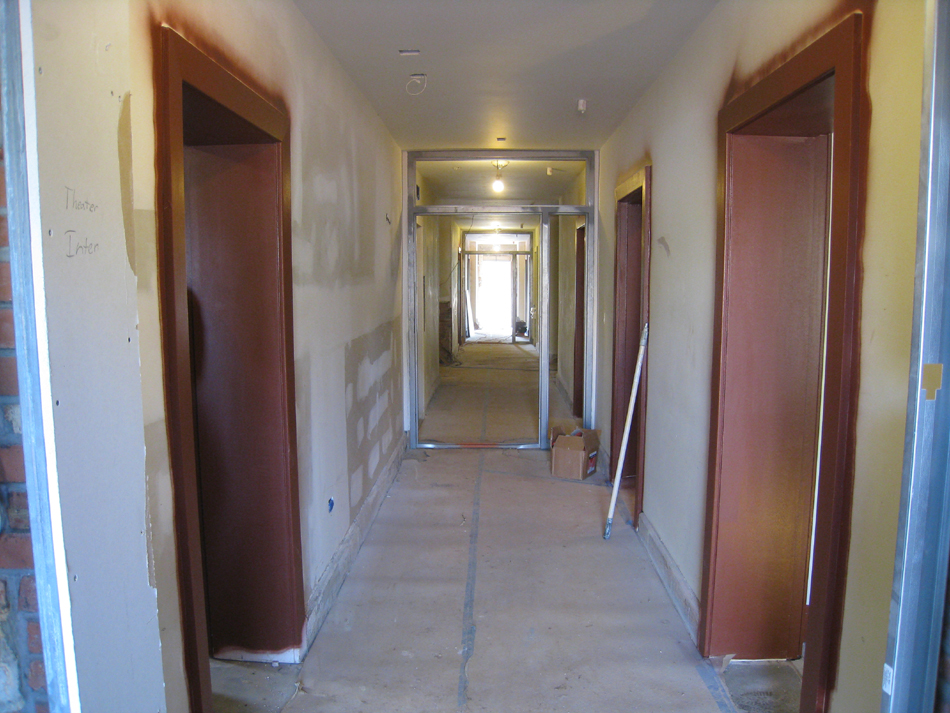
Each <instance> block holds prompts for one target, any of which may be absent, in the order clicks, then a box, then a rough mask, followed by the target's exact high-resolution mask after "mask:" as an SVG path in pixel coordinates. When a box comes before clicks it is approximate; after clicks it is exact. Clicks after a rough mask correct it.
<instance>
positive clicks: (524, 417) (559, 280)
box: [406, 151, 594, 448]
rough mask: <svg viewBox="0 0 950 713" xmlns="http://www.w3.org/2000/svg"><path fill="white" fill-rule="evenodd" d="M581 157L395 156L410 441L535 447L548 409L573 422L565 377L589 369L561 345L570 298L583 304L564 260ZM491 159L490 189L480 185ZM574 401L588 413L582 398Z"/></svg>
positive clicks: (566, 337)
mask: <svg viewBox="0 0 950 713" xmlns="http://www.w3.org/2000/svg"><path fill="white" fill-rule="evenodd" d="M504 158H507V159H508V160H503V159H504ZM592 160H593V155H592V154H590V153H589V152H543V151H541V152H497V153H496V152H484V151H481V152H479V151H475V152H425V151H423V152H410V153H408V154H407V172H406V173H407V175H408V176H411V177H414V178H415V186H413V187H412V188H409V187H407V188H409V189H408V190H407V191H406V195H407V211H406V212H407V216H409V217H410V220H411V222H410V223H409V227H410V232H409V239H410V249H409V251H408V254H409V258H410V266H409V275H410V276H411V279H410V281H409V312H410V315H411V317H412V326H413V328H412V331H411V334H410V336H409V340H408V347H409V351H410V358H409V360H408V362H409V376H410V379H409V381H410V384H411V385H410V388H409V396H410V400H411V403H410V407H411V408H410V412H411V413H412V418H411V420H410V445H411V446H412V447H426V448H445V447H503V448H546V447H547V445H548V443H547V441H548V426H547V424H548V420H549V417H553V418H556V419H558V420H565V421H572V422H573V421H574V418H573V417H572V414H571V411H572V408H573V407H574V405H575V404H573V403H572V398H571V394H572V393H573V389H574V385H575V383H576V384H578V385H579V386H581V387H582V388H583V387H584V386H585V385H586V384H587V383H588V382H589V381H590V379H591V374H590V364H589V363H587V361H586V360H584V359H583V358H582V359H580V360H576V359H575V358H574V355H575V349H576V348H577V345H576V343H575V342H577V341H579V343H580V344H581V348H582V349H583V347H584V345H586V344H588V343H589V337H588V336H587V332H588V331H589V328H588V327H587V326H585V323H584V322H581V323H580V325H579V326H578V323H577V316H576V314H575V307H577V308H578V309H580V310H581V311H582V312H586V311H589V310H591V309H592V308H593V306H592V305H590V304H589V300H587V299H585V297H584V295H583V294H582V293H583V290H584V289H585V288H584V285H583V284H581V285H580V286H579V288H578V287H577V282H578V281H577V278H576V266H575V240H576V238H575V230H576V228H577V227H581V226H586V225H587V223H588V222H589V216H590V215H591V213H592V211H591V207H590V205H589V204H590V203H591V201H592V198H593V175H594V174H593V171H592ZM498 163H501V164H502V165H503V169H504V174H503V175H504V181H503V183H504V186H505V188H504V193H503V194H501V195H499V194H496V193H494V192H493V191H492V189H491V185H492V179H496V178H497V176H498V173H499V171H501V170H502V169H499V168H498V167H497V164H498ZM582 236H583V231H582ZM580 250H581V255H582V257H584V262H583V263H582V265H583V267H582V270H583V271H585V273H586V272H587V271H590V270H593V269H594V267H593V266H592V265H593V264H592V263H591V262H590V261H589V260H588V259H587V258H586V255H587V254H589V253H591V252H592V250H591V248H590V247H589V246H586V244H584V243H583V242H582V244H581V248H580ZM565 261H566V262H565ZM586 280H587V278H586V276H585V275H582V279H581V282H582V283H583V282H585V281H586ZM578 289H579V290H580V291H581V293H580V297H579V299H577V295H578ZM575 300H577V302H575ZM575 333H577V335H578V336H577V340H575ZM582 356H583V354H582ZM575 362H578V363H576V364H575ZM575 367H576V369H575ZM577 369H579V374H580V375H579V376H575V372H576V370H577ZM552 387H554V388H552ZM583 393H587V391H586V389H584V391H583ZM574 401H575V402H576V404H577V409H578V412H579V413H581V414H584V415H586V416H587V417H588V419H589V417H590V414H591V413H592V411H593V409H592V407H591V404H586V403H584V399H583V398H579V399H574ZM578 425H579V424H578Z"/></svg>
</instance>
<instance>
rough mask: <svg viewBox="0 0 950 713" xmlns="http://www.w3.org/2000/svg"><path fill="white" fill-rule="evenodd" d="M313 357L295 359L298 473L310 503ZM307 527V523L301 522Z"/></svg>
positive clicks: (306, 354)
mask: <svg viewBox="0 0 950 713" xmlns="http://www.w3.org/2000/svg"><path fill="white" fill-rule="evenodd" d="M310 364H311V358H310V353H309V352H304V353H303V354H301V355H299V356H298V357H297V358H296V359H295V360H294V377H295V379H294V392H295V393H294V397H295V398H294V402H295V407H296V414H297V434H296V436H297V473H298V477H297V479H298V482H299V488H300V502H301V503H309V502H311V501H312V499H313V486H312V477H311V476H312V473H313V454H312V446H311V440H312V439H313V435H312V434H313V430H312V429H313V399H312V398H311V396H310V390H311V389H312V388H313V384H312V383H311V380H312V378H313V377H312V375H311V366H310ZM301 526H302V527H306V524H305V523H301Z"/></svg>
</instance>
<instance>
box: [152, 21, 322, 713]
mask: <svg viewBox="0 0 950 713" xmlns="http://www.w3.org/2000/svg"><path fill="white" fill-rule="evenodd" d="M161 34H162V49H163V62H162V66H163V68H164V70H165V82H164V83H163V85H162V87H161V91H160V94H159V97H158V101H159V107H160V110H161V114H160V117H161V120H160V122H159V123H160V131H161V144H160V146H161V148H160V157H159V159H160V165H161V168H162V180H161V181H160V182H159V184H160V188H159V190H160V191H161V195H160V197H159V198H160V205H162V206H163V207H164V211H163V213H162V215H161V222H160V232H161V234H160V238H159V250H160V265H159V274H160V277H161V285H160V286H161V309H162V339H163V351H164V366H165V384H166V401H167V405H168V431H169V442H170V452H171V458H172V478H173V482H174V492H175V522H176V530H177V548H178V569H179V590H180V597H181V606H182V630H183V644H184V649H185V650H184V657H185V668H186V676H187V680H188V686H189V699H190V703H191V710H193V711H203V712H204V711H210V710H211V699H210V677H209V672H208V655H209V653H210V654H212V655H217V656H223V657H238V658H246V657H251V658H254V657H258V658H264V657H266V656H267V655H277V654H280V653H281V652H286V651H287V650H290V649H294V648H299V647H301V646H302V632H303V623H304V600H303V582H302V563H301V538H300V515H299V501H298V491H297V487H298V485H297V460H296V423H295V418H294V397H293V394H294V378H293V341H292V331H291V315H292V310H291V282H290V278H291V273H290V246H289V234H288V230H287V226H288V224H289V194H288V190H287V187H288V186H289V122H288V120H287V118H286V116H285V115H284V114H283V113H282V112H280V111H279V110H277V109H276V108H274V107H273V106H271V105H270V104H268V103H267V102H266V101H264V100H263V99H262V98H261V97H260V96H258V95H257V94H255V93H254V92H253V91H251V90H250V89H249V88H248V87H246V86H245V85H243V84H241V83H240V82H239V81H238V80H236V79H235V78H234V76H233V75H231V74H229V73H228V72H226V71H225V70H224V69H222V68H221V67H220V66H219V65H217V64H215V63H214V62H213V61H212V60H210V59H209V58H208V57H206V56H205V55H203V54H201V53H200V52H199V51H198V50H197V49H195V48H194V47H193V46H191V45H190V44H188V43H186V42H185V41H184V40H183V39H182V38H181V37H180V36H178V35H177V34H175V33H174V32H173V31H171V30H170V29H168V28H165V29H163V30H162V33H161Z"/></svg>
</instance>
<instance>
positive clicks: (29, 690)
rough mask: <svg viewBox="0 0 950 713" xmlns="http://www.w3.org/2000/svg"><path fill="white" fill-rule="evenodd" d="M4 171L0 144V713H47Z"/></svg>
mask: <svg viewBox="0 0 950 713" xmlns="http://www.w3.org/2000/svg"><path fill="white" fill-rule="evenodd" d="M4 169H5V165H4V162H3V146H2V145H0V412H2V418H0V713H9V712H13V711H24V713H47V711H48V710H49V709H48V706H47V699H46V671H45V669H44V667H43V643H42V640H41V638H40V623H39V614H38V607H37V600H36V580H35V579H34V576H33V544H32V540H31V539H30V514H29V503H28V500H27V495H26V482H25V480H26V479H25V475H24V469H23V445H22V436H21V428H20V401H19V390H18V388H17V371H16V369H17V365H16V352H15V350H14V347H15V344H14V337H13V295H12V290H11V281H10V247H9V235H8V232H7V201H6V193H7V191H6V180H5V170H4Z"/></svg>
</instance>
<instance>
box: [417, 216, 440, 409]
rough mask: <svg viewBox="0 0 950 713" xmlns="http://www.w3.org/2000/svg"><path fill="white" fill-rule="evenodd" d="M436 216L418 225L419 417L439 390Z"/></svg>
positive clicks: (424, 218) (438, 274) (438, 220)
mask: <svg viewBox="0 0 950 713" xmlns="http://www.w3.org/2000/svg"><path fill="white" fill-rule="evenodd" d="M441 223H442V220H441V218H439V217H436V216H421V217H419V218H418V219H417V221H416V225H417V226H420V225H421V226H422V228H421V229H419V228H418V227H417V228H416V294H417V295H418V304H417V305H416V309H417V310H418V319H419V322H418V323H419V333H418V335H417V336H418V339H419V370H420V372H419V377H420V378H419V417H420V418H423V417H424V416H425V413H426V409H427V408H428V406H429V401H431V400H432V397H433V395H435V390H436V389H437V388H439V381H440V379H439V282H440V280H441V277H440V271H439V266H440V265H439V263H440V259H439V258H440V255H439V243H440V238H439V235H440V228H441Z"/></svg>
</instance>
